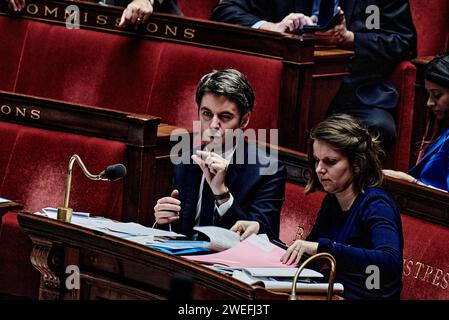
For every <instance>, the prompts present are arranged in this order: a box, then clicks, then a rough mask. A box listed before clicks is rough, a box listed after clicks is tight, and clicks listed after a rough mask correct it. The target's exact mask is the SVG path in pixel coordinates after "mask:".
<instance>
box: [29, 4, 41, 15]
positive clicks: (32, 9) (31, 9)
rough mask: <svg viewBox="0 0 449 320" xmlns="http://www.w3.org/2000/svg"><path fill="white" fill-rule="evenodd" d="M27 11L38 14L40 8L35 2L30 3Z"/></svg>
mask: <svg viewBox="0 0 449 320" xmlns="http://www.w3.org/2000/svg"><path fill="white" fill-rule="evenodd" d="M27 12H28V13H29V14H36V13H38V12H39V8H38V7H37V5H35V4H34V3H30V4H29V5H27Z"/></svg>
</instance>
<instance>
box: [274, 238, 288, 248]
mask: <svg viewBox="0 0 449 320" xmlns="http://www.w3.org/2000/svg"><path fill="white" fill-rule="evenodd" d="M271 243H273V244H274V245H276V246H278V247H279V248H282V249H284V250H287V249H288V246H287V245H286V244H285V243H283V242H282V241H277V240H274V239H273V240H271Z"/></svg>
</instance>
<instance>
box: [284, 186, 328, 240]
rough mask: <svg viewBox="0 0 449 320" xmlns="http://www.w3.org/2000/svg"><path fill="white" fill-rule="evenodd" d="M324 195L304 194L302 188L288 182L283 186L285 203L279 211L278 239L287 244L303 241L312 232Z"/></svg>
mask: <svg viewBox="0 0 449 320" xmlns="http://www.w3.org/2000/svg"><path fill="white" fill-rule="evenodd" d="M325 195H326V194H325V193H324V192H318V191H317V192H314V193H311V194H309V195H305V194H304V187H303V186H299V185H297V184H294V183H291V182H288V183H287V184H286V186H285V201H284V204H283V206H282V211H281V228H280V229H281V230H280V238H281V240H282V241H284V242H285V243H287V244H291V243H292V242H293V241H295V240H296V239H305V238H306V237H307V235H308V234H309V233H310V231H311V230H312V227H313V224H314V223H315V220H316V217H317V215H318V211H319V209H320V207H321V202H322V201H323V199H324V196H325Z"/></svg>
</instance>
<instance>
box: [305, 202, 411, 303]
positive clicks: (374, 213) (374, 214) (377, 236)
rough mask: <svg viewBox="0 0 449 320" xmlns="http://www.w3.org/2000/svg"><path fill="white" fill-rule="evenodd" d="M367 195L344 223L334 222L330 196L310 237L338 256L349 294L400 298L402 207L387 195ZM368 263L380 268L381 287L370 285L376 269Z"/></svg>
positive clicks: (321, 249) (320, 247)
mask: <svg viewBox="0 0 449 320" xmlns="http://www.w3.org/2000/svg"><path fill="white" fill-rule="evenodd" d="M363 198H364V199H362V200H361V201H359V202H358V203H357V205H356V208H354V209H352V210H354V211H353V212H352V213H351V214H350V216H349V217H348V221H347V222H346V223H345V224H344V225H343V226H342V225H340V226H336V225H335V224H333V222H332V218H333V217H332V216H331V215H332V213H330V212H329V211H330V210H329V199H328V198H327V199H326V200H327V201H326V200H325V203H324V204H323V207H322V209H321V211H320V214H319V216H318V218H317V222H316V224H315V226H314V228H313V230H312V232H311V233H310V235H309V237H308V238H307V240H309V241H316V242H318V252H327V253H330V254H332V255H333V256H334V258H335V259H336V261H337V279H339V280H340V281H341V282H342V283H343V284H344V286H345V290H346V291H347V292H346V293H347V297H348V298H397V297H398V295H399V292H400V289H401V276H402V248H403V239H402V227H401V221H400V215H399V212H398V209H397V207H396V206H395V204H394V203H393V202H392V200H391V198H389V197H387V196H379V194H375V195H374V196H373V195H372V194H369V195H365V196H363ZM326 202H327V203H326ZM323 209H324V210H323ZM340 213H341V212H340ZM338 228H341V230H339V229H338ZM368 266H374V267H377V268H378V270H379V275H380V288H379V289H378V290H376V288H374V289H368V288H367V284H366V281H367V278H368V277H369V276H370V275H371V274H372V272H373V271H370V270H372V269H367V268H368Z"/></svg>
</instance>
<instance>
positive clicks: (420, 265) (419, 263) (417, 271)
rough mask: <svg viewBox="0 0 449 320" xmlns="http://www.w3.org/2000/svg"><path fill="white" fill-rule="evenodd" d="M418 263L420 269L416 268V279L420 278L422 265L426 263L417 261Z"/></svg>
mask: <svg viewBox="0 0 449 320" xmlns="http://www.w3.org/2000/svg"><path fill="white" fill-rule="evenodd" d="M416 265H417V266H418V270H416V274H415V279H418V274H419V272H420V271H421V267H422V266H423V265H424V264H422V263H421V262H416Z"/></svg>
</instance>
